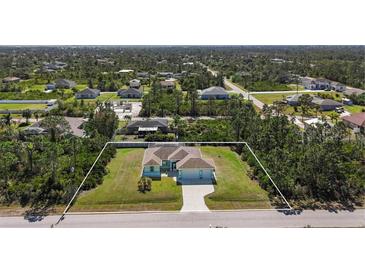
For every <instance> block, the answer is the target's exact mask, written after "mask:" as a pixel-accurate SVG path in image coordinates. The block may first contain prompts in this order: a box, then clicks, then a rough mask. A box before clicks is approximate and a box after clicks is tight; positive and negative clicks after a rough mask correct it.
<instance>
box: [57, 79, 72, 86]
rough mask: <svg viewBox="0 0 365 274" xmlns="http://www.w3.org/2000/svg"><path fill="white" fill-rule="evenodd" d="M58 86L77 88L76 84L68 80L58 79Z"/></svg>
mask: <svg viewBox="0 0 365 274" xmlns="http://www.w3.org/2000/svg"><path fill="white" fill-rule="evenodd" d="M55 83H56V86H70V87H74V86H76V82H75V81H72V80H68V79H58V80H57V81H56V82H55Z"/></svg>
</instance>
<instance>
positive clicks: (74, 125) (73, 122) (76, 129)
mask: <svg viewBox="0 0 365 274" xmlns="http://www.w3.org/2000/svg"><path fill="white" fill-rule="evenodd" d="M64 118H65V120H66V121H67V122H68V124H69V125H70V129H71V130H70V133H71V134H72V135H74V136H77V137H84V136H85V131H84V130H83V129H82V124H83V123H84V122H85V121H86V120H85V119H83V118H79V117H64ZM23 133H24V134H25V135H41V134H47V133H48V131H47V129H45V128H43V126H42V121H39V122H35V123H34V124H32V125H30V126H29V127H27V128H25V129H24V130H23Z"/></svg>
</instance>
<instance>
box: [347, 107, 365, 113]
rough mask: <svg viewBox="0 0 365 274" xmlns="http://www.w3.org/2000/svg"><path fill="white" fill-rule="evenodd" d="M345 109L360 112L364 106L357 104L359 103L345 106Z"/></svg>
mask: <svg viewBox="0 0 365 274" xmlns="http://www.w3.org/2000/svg"><path fill="white" fill-rule="evenodd" d="M344 108H345V110H347V111H348V112H351V113H360V112H362V110H364V111H365V106H359V105H352V106H345V107H344Z"/></svg>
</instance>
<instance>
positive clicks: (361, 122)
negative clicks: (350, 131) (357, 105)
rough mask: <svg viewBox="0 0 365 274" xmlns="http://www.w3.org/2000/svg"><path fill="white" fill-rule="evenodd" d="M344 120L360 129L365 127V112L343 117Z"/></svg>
mask: <svg viewBox="0 0 365 274" xmlns="http://www.w3.org/2000/svg"><path fill="white" fill-rule="evenodd" d="M342 120H344V121H347V122H349V123H351V124H354V125H357V126H359V127H365V112H360V113H355V114H351V115H348V116H343V117H342Z"/></svg>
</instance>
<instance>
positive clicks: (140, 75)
mask: <svg viewBox="0 0 365 274" xmlns="http://www.w3.org/2000/svg"><path fill="white" fill-rule="evenodd" d="M137 77H138V78H142V79H148V78H149V77H150V74H149V73H148V72H137Z"/></svg>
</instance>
